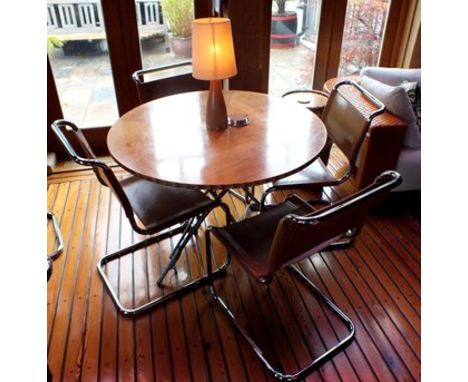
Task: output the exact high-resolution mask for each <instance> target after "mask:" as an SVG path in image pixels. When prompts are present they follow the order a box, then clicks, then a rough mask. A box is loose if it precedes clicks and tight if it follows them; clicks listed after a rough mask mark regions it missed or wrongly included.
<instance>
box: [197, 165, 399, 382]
mask: <svg viewBox="0 0 468 382" xmlns="http://www.w3.org/2000/svg"><path fill="white" fill-rule="evenodd" d="M400 183H401V176H400V175H399V174H398V173H397V172H395V171H386V172H384V173H382V174H381V175H380V176H378V177H377V178H376V180H375V181H374V183H373V184H371V185H369V186H367V187H366V188H364V189H363V190H360V191H359V192H357V193H355V194H353V195H350V196H348V197H346V198H344V199H342V200H340V201H338V202H336V203H334V204H332V205H329V206H326V207H324V208H323V209H320V210H316V209H314V208H313V207H312V206H310V205H309V204H308V203H307V202H305V201H302V199H300V198H299V197H297V196H296V195H294V194H291V195H289V196H288V197H287V199H286V201H285V202H284V203H282V204H281V205H280V206H278V207H276V208H272V209H271V210H268V211H266V212H264V213H263V214H264V215H263V218H261V217H260V218H259V216H257V217H254V218H252V219H247V220H244V221H242V222H239V223H236V224H235V225H234V226H227V227H225V228H221V227H209V228H208V229H207V230H206V232H205V241H206V257H207V260H206V261H207V264H211V257H212V246H211V234H213V235H214V236H215V237H216V238H217V239H218V240H219V242H220V243H221V244H222V246H223V247H225V248H226V250H227V251H228V252H229V251H231V252H232V254H233V255H235V257H236V258H237V260H238V261H239V264H240V265H242V266H243V268H245V270H246V271H247V273H249V275H250V277H254V278H255V279H256V280H257V281H259V282H260V283H263V284H269V283H270V282H271V281H272V279H273V276H274V273H275V272H276V271H278V270H279V269H281V268H287V269H288V270H289V271H291V272H292V273H293V274H294V275H295V276H296V277H299V279H300V280H301V281H302V282H304V283H305V285H306V286H307V287H308V288H309V289H310V290H311V291H312V293H313V294H314V296H315V298H317V299H318V300H319V301H320V302H321V303H324V304H325V305H327V306H328V307H329V308H330V309H331V311H332V312H334V313H335V314H336V316H337V317H338V318H339V320H340V321H341V322H342V323H343V324H344V325H345V326H346V328H347V332H348V333H347V335H346V336H344V338H341V339H339V340H338V342H337V343H335V345H333V346H332V347H330V348H328V349H327V350H325V351H324V352H323V353H322V354H320V355H319V356H318V357H316V358H315V359H313V360H312V361H311V362H310V363H308V364H307V365H306V366H305V367H303V368H301V369H300V370H298V371H297V372H294V373H284V372H283V370H282V369H280V368H277V367H274V366H273V365H272V364H271V363H270V361H269V360H267V359H266V357H265V355H264V353H263V351H262V350H261V349H260V347H259V346H258V344H257V343H256V342H255V341H254V339H253V338H252V336H251V335H250V334H249V333H248V332H247V330H246V329H245V328H244V327H242V325H241V324H240V323H239V321H238V320H237V319H236V317H235V315H234V313H233V312H232V311H231V309H230V308H229V307H228V305H227V303H226V302H225V301H224V300H223V299H222V298H221V297H220V296H219V295H218V293H217V292H216V289H215V286H214V284H213V282H210V284H209V290H210V294H211V296H212V298H213V299H214V301H216V303H217V304H218V305H219V307H220V308H221V309H222V311H223V312H224V313H225V315H226V316H227V318H228V319H229V320H230V321H231V322H232V324H233V325H234V326H235V327H236V328H237V330H238V331H239V332H240V333H241V334H242V336H243V337H244V338H245V339H246V340H247V342H248V343H249V344H250V346H251V347H252V349H253V350H254V352H255V353H256V355H257V356H258V358H259V359H260V360H261V362H262V363H263V365H264V366H265V367H266V368H267V369H268V370H269V371H270V372H271V373H272V374H273V375H274V376H275V378H277V379H279V380H284V381H295V380H298V379H301V378H304V377H306V376H307V375H308V374H309V373H311V372H312V371H314V370H316V369H317V368H318V367H319V366H321V365H322V364H323V363H324V362H326V361H328V360H330V359H331V358H332V357H333V356H334V355H336V354H337V353H338V352H340V351H342V350H344V349H345V348H346V347H347V346H348V345H349V344H350V343H351V342H352V340H353V338H354V335H355V327H354V324H353V322H352V321H351V319H350V318H349V317H348V316H347V315H346V314H345V313H344V312H343V311H342V310H341V309H340V308H339V307H338V306H337V305H336V304H335V303H334V302H333V301H332V300H331V299H330V298H328V297H327V296H326V295H325V294H324V293H322V292H321V291H320V290H319V289H318V288H317V287H316V286H315V285H314V284H313V282H312V281H311V280H310V279H308V278H307V276H306V275H305V274H304V273H303V272H302V271H301V270H300V269H299V268H298V267H297V266H296V265H295V264H296V263H297V262H299V261H301V260H302V259H304V258H305V257H307V256H308V255H310V254H311V253H312V254H313V253H317V252H321V251H323V250H324V249H326V248H329V245H330V243H333V242H334V241H335V240H336V237H339V236H340V235H341V232H348V231H352V233H353V234H356V232H359V231H360V230H361V228H362V226H363V225H364V223H365V220H366V218H367V214H368V212H369V210H370V209H371V208H374V207H375V206H377V205H378V204H379V203H381V202H382V200H383V199H384V198H385V197H386V195H387V194H388V193H389V192H390V190H391V189H393V188H395V187H397V186H398V185H399V184H400ZM296 203H298V204H296ZM288 204H289V206H290V207H288ZM275 211H280V212H275ZM294 211H302V212H294ZM271 224H273V225H271ZM271 229H274V231H273V232H271V233H269V234H266V232H270V231H271ZM255 230H261V231H262V235H263V236H262V237H265V240H268V242H270V247H269V249H268V248H265V247H263V246H262V247H256V246H252V244H248V243H251V242H252V241H254V240H255V235H252V234H251V232H252V231H255ZM244 235H246V236H247V239H245V236H244ZM265 235H267V236H265ZM292 238H294V242H293V241H292ZM245 240H247V241H245ZM255 248H257V249H255ZM258 248H260V249H258ZM265 251H267V252H265ZM210 272H211V267H208V274H210Z"/></svg>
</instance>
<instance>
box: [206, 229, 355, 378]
mask: <svg viewBox="0 0 468 382" xmlns="http://www.w3.org/2000/svg"><path fill="white" fill-rule="evenodd" d="M210 232H212V230H210V229H208V230H207V231H206V232H205V240H206V256H207V259H206V261H207V264H211V257H212V252H211V239H210ZM218 239H219V237H218ZM288 269H289V270H290V271H291V272H292V273H293V274H294V275H295V276H296V277H298V278H299V279H300V280H301V281H302V282H304V283H305V285H306V286H307V287H308V288H309V289H310V290H311V291H312V293H313V294H314V296H315V297H316V298H317V299H318V300H320V301H321V302H322V303H324V304H325V305H327V306H328V307H329V308H330V309H331V310H332V311H333V312H334V313H336V315H337V316H338V318H339V319H340V320H341V321H342V322H343V323H344V324H345V326H346V328H347V329H348V335H347V336H346V337H344V338H343V339H341V340H340V341H339V342H338V343H337V344H335V345H334V346H333V347H331V348H330V349H328V350H327V351H325V352H324V353H322V354H321V355H320V356H319V357H317V358H315V359H314V360H313V361H312V362H310V363H309V364H308V365H307V366H305V367H303V368H302V369H300V370H299V371H297V372H296V373H293V374H285V373H283V371H282V370H280V369H278V368H276V367H275V366H273V365H272V364H271V363H270V361H268V360H267V359H266V357H265V355H264V354H263V351H262V350H261V349H260V347H259V346H258V345H257V343H256V342H255V341H254V339H253V338H252V337H251V336H250V334H249V333H248V332H247V330H246V329H245V328H244V327H243V326H242V325H241V324H240V323H239V321H238V320H237V319H236V317H235V315H234V313H233V312H232V311H231V309H229V307H228V305H227V303H226V302H225V301H224V300H223V299H222V298H221V297H220V296H219V295H218V293H217V292H216V289H215V286H214V284H213V282H210V284H209V286H208V287H209V290H210V294H211V297H212V298H213V300H214V301H215V302H216V303H217V304H218V306H219V307H220V308H221V310H222V311H223V312H224V314H225V315H226V317H227V318H228V319H229V320H230V321H231V323H232V324H234V326H235V327H236V328H237V330H239V332H240V333H241V334H242V336H243V337H244V338H245V339H246V340H247V342H248V343H249V344H250V346H251V347H252V349H253V350H254V351H255V353H256V354H257V356H258V358H259V359H260V360H261V361H262V363H263V365H264V366H265V367H266V368H267V369H268V371H270V372H271V373H272V374H273V376H274V377H275V378H277V379H278V380H280V381H296V380H298V379H301V378H304V377H305V376H307V375H308V374H310V373H311V372H312V371H314V370H316V369H317V368H319V367H320V366H321V365H323V364H324V363H325V362H327V361H328V360H330V359H331V358H333V356H335V355H336V354H338V353H339V352H340V351H342V350H343V349H345V348H346V347H347V346H348V345H349V344H350V343H351V342H352V341H353V339H354V335H355V327H354V324H353V322H352V321H351V319H350V318H349V317H348V316H347V315H346V314H344V313H343V311H342V310H341V309H340V308H339V307H338V306H336V305H335V303H333V301H331V300H330V299H329V298H328V297H327V296H326V295H325V294H323V293H322V292H321V291H320V289H318V288H317V286H315V284H314V283H313V282H312V281H310V280H309V279H308V278H307V276H305V275H304V273H302V272H301V270H300V269H299V268H298V267H297V266H296V265H290V266H289V267H288ZM210 272H211V269H210V267H208V275H210ZM271 280H272V278H271V277H269V278H267V279H265V280H259V281H260V282H261V283H264V284H268V283H269V282H270V281H271Z"/></svg>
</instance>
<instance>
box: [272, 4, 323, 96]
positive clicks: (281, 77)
mask: <svg viewBox="0 0 468 382" xmlns="http://www.w3.org/2000/svg"><path fill="white" fill-rule="evenodd" d="M321 5H322V1H321V0H286V1H281V0H274V1H273V9H272V21H271V50H270V78H269V93H270V94H274V95H282V94H283V93H285V92H286V91H288V90H293V89H312V75H313V72H314V65H315V52H316V47H317V34H318V30H319V21H320V8H321Z"/></svg>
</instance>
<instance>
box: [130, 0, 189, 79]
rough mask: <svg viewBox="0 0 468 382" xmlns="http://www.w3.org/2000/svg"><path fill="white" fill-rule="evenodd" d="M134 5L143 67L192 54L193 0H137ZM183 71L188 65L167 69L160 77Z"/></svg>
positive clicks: (173, 61)
mask: <svg viewBox="0 0 468 382" xmlns="http://www.w3.org/2000/svg"><path fill="white" fill-rule="evenodd" d="M135 6H136V13H137V22H138V33H139V36H140V47H141V57H142V61H143V68H145V69H146V68H152V67H155V66H161V65H169V64H173V63H178V62H181V61H186V60H190V59H191V58H192V21H193V17H194V7H193V0H157V1H155V0H135ZM180 71H183V72H186V71H187V68H186V67H185V68H178V69H173V70H166V71H164V72H161V74H160V75H159V77H162V76H164V77H167V76H170V75H173V74H175V73H178V72H180ZM157 77H158V76H156V77H155V76H151V78H157Z"/></svg>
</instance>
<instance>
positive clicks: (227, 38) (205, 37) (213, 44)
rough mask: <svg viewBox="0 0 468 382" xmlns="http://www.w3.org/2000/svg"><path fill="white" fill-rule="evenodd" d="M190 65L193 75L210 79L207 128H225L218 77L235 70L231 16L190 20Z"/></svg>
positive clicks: (224, 105) (211, 129) (220, 79)
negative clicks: (191, 23)
mask: <svg viewBox="0 0 468 382" xmlns="http://www.w3.org/2000/svg"><path fill="white" fill-rule="evenodd" d="M192 65H193V77H194V78H196V79H199V80H208V81H210V90H209V93H208V99H207V103H206V127H207V129H208V130H210V131H222V130H225V129H226V128H227V125H228V118H227V112H226V103H225V102H224V97H223V91H222V84H221V81H222V80H224V79H226V78H230V77H232V76H234V75H236V74H237V67H236V59H235V56H234V44H233V41H232V31H231V20H229V19H227V18H221V17H210V18H203V19H195V20H193V30H192Z"/></svg>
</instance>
